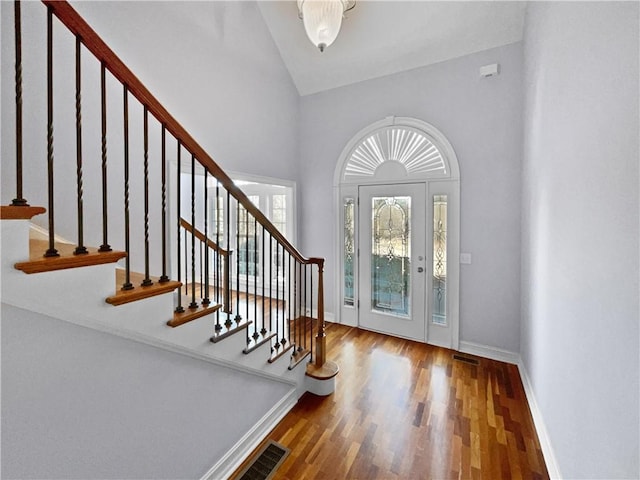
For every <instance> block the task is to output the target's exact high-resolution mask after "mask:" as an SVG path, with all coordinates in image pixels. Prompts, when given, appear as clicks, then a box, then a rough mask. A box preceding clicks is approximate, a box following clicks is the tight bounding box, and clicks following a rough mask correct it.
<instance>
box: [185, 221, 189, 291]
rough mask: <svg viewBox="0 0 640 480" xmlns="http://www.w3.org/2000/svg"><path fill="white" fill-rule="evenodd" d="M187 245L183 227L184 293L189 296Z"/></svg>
mask: <svg viewBox="0 0 640 480" xmlns="http://www.w3.org/2000/svg"><path fill="white" fill-rule="evenodd" d="M188 252H189V246H188V245H187V229H186V228H185V229H184V294H185V295H186V296H189V260H188V255H189V253H188Z"/></svg>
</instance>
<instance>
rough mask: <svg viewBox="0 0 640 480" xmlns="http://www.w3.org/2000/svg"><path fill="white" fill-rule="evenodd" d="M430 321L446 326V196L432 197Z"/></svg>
mask: <svg viewBox="0 0 640 480" xmlns="http://www.w3.org/2000/svg"><path fill="white" fill-rule="evenodd" d="M431 317H432V318H431V321H432V322H433V323H435V324H437V325H446V324H447V196H446V195H434V196H433V314H432V316H431Z"/></svg>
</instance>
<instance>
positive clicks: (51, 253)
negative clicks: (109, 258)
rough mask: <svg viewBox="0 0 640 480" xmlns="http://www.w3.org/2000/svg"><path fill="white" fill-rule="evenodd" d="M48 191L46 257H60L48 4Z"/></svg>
mask: <svg viewBox="0 0 640 480" xmlns="http://www.w3.org/2000/svg"><path fill="white" fill-rule="evenodd" d="M47 191H48V210H49V248H48V249H47V251H46V252H45V254H44V256H45V257H59V256H60V254H59V253H58V250H56V248H55V230H54V208H53V206H54V205H53V203H54V195H53V10H52V8H51V7H50V6H47Z"/></svg>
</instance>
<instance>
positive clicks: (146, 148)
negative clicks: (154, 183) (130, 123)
mask: <svg viewBox="0 0 640 480" xmlns="http://www.w3.org/2000/svg"><path fill="white" fill-rule="evenodd" d="M143 142H144V280H142V283H141V285H142V286H143V287H148V286H149V285H153V282H152V281H151V278H150V277H149V111H148V109H147V106H146V105H145V106H144V123H143Z"/></svg>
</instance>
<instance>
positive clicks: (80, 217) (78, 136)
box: [73, 35, 89, 255]
mask: <svg viewBox="0 0 640 480" xmlns="http://www.w3.org/2000/svg"><path fill="white" fill-rule="evenodd" d="M81 46H82V42H81V41H80V37H79V36H77V35H76V199H77V205H78V246H77V247H76V249H75V250H74V252H73V254H74V255H86V254H87V253H89V251H88V250H87V247H85V246H84V226H83V223H84V222H83V210H84V208H83V207H84V206H83V203H82V194H83V188H82V88H81V82H82V80H81V79H82V74H81V73H82V72H81V67H80V55H81Z"/></svg>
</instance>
